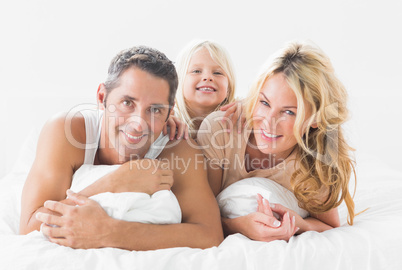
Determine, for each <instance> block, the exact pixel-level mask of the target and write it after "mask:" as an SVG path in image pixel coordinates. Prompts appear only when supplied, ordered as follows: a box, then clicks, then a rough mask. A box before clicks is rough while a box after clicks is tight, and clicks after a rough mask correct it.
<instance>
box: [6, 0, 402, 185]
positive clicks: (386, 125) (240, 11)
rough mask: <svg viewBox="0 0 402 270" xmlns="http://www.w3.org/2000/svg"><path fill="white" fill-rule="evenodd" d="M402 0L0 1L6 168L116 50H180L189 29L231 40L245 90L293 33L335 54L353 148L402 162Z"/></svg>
mask: <svg viewBox="0 0 402 270" xmlns="http://www.w3.org/2000/svg"><path fill="white" fill-rule="evenodd" d="M401 14H402V2H401V1H363V0H361V1H347V0H341V1H331V2H327V1H218V0H214V1H206V0H203V1H185V0H183V1H163V0H160V1H145V0H143V1H55V0H44V1H34V0H30V1H28V0H27V1H22V0H15V1H4V0H2V1H1V3H0V30H1V31H0V35H1V37H0V38H1V41H0V48H1V50H0V76H1V77H0V78H1V81H0V94H1V99H0V127H1V130H0V131H1V132H0V177H1V176H3V175H5V174H6V173H7V172H9V171H10V170H11V168H12V165H13V164H14V162H15V160H16V158H17V156H18V152H19V151H20V148H21V145H22V143H23V141H24V140H25V138H26V137H27V134H28V132H29V131H30V130H31V129H32V128H33V127H35V126H39V125H42V124H43V123H44V121H45V120H46V119H48V118H49V117H50V116H52V115H53V114H55V113H57V112H59V111H66V110H69V109H70V108H72V107H73V106H74V105H77V104H80V103H94V102H95V94H96V90H97V87H98V84H99V83H100V82H102V81H103V80H104V78H105V76H106V71H107V68H108V65H109V62H110V60H111V59H112V57H113V56H114V55H115V54H116V53H117V52H119V51H120V50H122V49H125V48H128V47H131V46H134V45H148V46H152V47H155V48H157V49H159V50H161V51H162V52H164V53H166V55H167V56H168V57H169V58H171V59H173V60H174V59H175V58H176V56H177V54H178V52H179V51H180V49H181V48H182V47H183V46H184V45H185V44H186V43H187V42H189V41H190V40H192V39H194V38H207V39H212V40H215V41H217V42H219V43H221V44H222V45H223V46H225V47H226V48H227V50H228V51H229V53H230V54H231V56H232V59H233V62H234V64H235V69H236V74H237V79H238V88H237V89H238V96H245V94H246V93H247V91H248V87H249V85H250V83H251V81H252V80H253V79H254V77H255V75H256V73H257V71H258V70H259V68H260V66H261V65H262V63H263V62H264V61H265V60H266V58H267V57H268V56H269V55H270V54H272V53H273V52H275V51H276V50H277V49H279V48H280V47H282V46H283V45H284V43H285V42H287V41H290V40H295V39H301V40H305V39H308V40H311V41H313V42H314V43H316V44H317V45H318V46H320V47H321V48H322V49H323V50H324V51H325V52H326V53H327V54H328V55H329V56H330V58H331V59H332V63H333V65H334V67H335V70H336V72H337V74H338V76H339V77H340V79H341V80H342V81H343V83H344V84H345V85H346V87H347V89H348V91H349V94H350V100H349V108H350V109H351V120H350V121H349V122H348V124H347V126H346V128H347V131H348V138H349V141H350V142H351V144H352V145H353V146H354V147H355V148H356V149H357V153H358V155H375V156H377V157H378V158H379V159H380V160H383V161H385V162H386V163H388V164H389V165H390V166H392V167H393V168H395V169H398V170H402V157H401V153H402V141H401V139H400V138H401V135H402V134H401V133H402V132H401V130H402V128H401V124H402V121H401V106H400V104H401V100H402V86H401V79H400V78H401V77H402V67H401V66H402V37H401V36H402V19H401Z"/></svg>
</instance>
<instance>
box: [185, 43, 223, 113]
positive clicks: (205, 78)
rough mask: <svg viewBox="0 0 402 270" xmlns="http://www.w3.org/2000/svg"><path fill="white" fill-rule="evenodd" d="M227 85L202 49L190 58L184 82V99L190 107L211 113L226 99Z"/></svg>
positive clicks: (210, 58)
mask: <svg viewBox="0 0 402 270" xmlns="http://www.w3.org/2000/svg"><path fill="white" fill-rule="evenodd" d="M228 84H229V81H228V78H227V75H226V74H225V72H224V71H223V69H222V68H221V67H220V66H219V65H218V64H217V63H216V62H215V61H214V60H213V59H212V57H211V55H210V54H209V51H208V50H207V49H205V48H202V49H200V50H199V51H197V52H196V53H194V54H193V56H192V57H191V60H190V63H189V66H188V69H187V73H186V77H185V80H184V88H183V94H184V98H185V99H186V101H187V104H188V105H189V106H190V107H194V108H197V109H200V108H205V109H209V110H211V111H213V110H214V109H215V108H216V107H217V106H218V105H219V104H220V103H222V101H223V100H224V99H225V98H226V96H227V94H228Z"/></svg>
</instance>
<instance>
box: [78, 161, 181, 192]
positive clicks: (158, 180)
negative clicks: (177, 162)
mask: <svg viewBox="0 0 402 270" xmlns="http://www.w3.org/2000/svg"><path fill="white" fill-rule="evenodd" d="M168 166H169V165H168V164H167V163H164V162H162V161H159V160H157V159H139V160H132V161H128V162H126V163H124V164H123V165H121V166H120V167H119V168H118V169H117V170H116V171H113V172H112V173H110V174H107V175H105V176H104V177H102V178H100V179H99V180H97V181H96V182H95V183H93V184H92V185H90V186H88V187H86V188H85V189H83V190H82V191H80V194H81V195H85V196H87V197H90V196H93V195H95V194H99V193H103V192H113V193H119V192H143V193H147V194H149V195H152V194H154V193H155V192H157V191H160V190H170V189H171V187H172V186H173V182H174V181H173V171H172V170H170V169H169V168H168Z"/></svg>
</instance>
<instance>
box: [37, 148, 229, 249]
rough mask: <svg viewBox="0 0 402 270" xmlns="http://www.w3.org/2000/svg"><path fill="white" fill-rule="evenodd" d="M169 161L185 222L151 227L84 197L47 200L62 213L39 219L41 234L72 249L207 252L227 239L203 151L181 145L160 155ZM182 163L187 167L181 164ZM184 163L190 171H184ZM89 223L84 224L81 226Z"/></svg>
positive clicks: (42, 216) (43, 216) (49, 204)
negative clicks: (74, 202) (74, 203)
mask: <svg viewBox="0 0 402 270" xmlns="http://www.w3.org/2000/svg"><path fill="white" fill-rule="evenodd" d="M160 158H162V159H163V160H169V162H170V164H171V168H172V169H173V172H174V178H175V179H174V185H173V187H172V191H173V192H174V194H175V195H176V197H177V199H178V201H179V204H180V207H181V209H182V217H183V219H182V223H181V224H171V225H153V224H142V223H136V222H127V221H121V220H115V219H112V218H111V217H109V216H107V214H106V213H105V212H104V211H103V210H102V208H101V207H100V205H99V204H97V203H95V202H94V201H92V200H89V199H87V198H86V197H84V196H82V195H76V196H78V198H79V199H80V200H81V201H82V202H81V203H80V204H81V205H82V206H80V207H71V206H68V205H65V204H62V203H57V202H47V203H46V207H48V208H49V209H50V210H54V211H57V212H60V213H61V214H63V218H59V217H57V216H54V215H40V216H39V217H38V218H39V219H40V220H41V221H42V222H45V223H48V224H55V225H58V226H60V227H59V228H53V227H50V226H46V225H45V226H44V228H43V232H44V233H45V234H46V235H48V236H49V237H50V240H51V241H52V242H55V243H58V244H61V245H66V246H70V247H74V248H98V247H118V248H123V249H128V250H151V249H159V248H168V247H183V246H187V247H194V248H207V247H212V246H216V245H218V244H220V243H221V241H222V240H223V233H222V227H221V222H220V214H219V208H218V205H217V202H216V200H215V197H214V195H213V193H212V191H211V189H210V187H209V184H208V181H207V174H206V170H205V168H204V158H203V155H202V153H201V152H200V151H198V150H196V149H193V148H191V147H190V146H189V144H188V143H187V141H181V142H180V143H179V144H178V145H177V146H175V147H173V148H171V149H166V150H165V151H164V152H163V154H162V155H161V157H160ZM180 162H184V163H182V164H183V165H182V166H180V165H178V164H179V163H180ZM184 164H186V166H187V168H184ZM83 224H85V226H83Z"/></svg>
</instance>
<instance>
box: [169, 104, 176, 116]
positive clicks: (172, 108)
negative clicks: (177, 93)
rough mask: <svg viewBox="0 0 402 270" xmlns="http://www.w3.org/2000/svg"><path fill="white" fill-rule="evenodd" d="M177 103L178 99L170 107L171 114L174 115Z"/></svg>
mask: <svg viewBox="0 0 402 270" xmlns="http://www.w3.org/2000/svg"><path fill="white" fill-rule="evenodd" d="M175 105H176V101H175V102H174V103H173V105H172V107H170V115H174V106H175Z"/></svg>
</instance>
